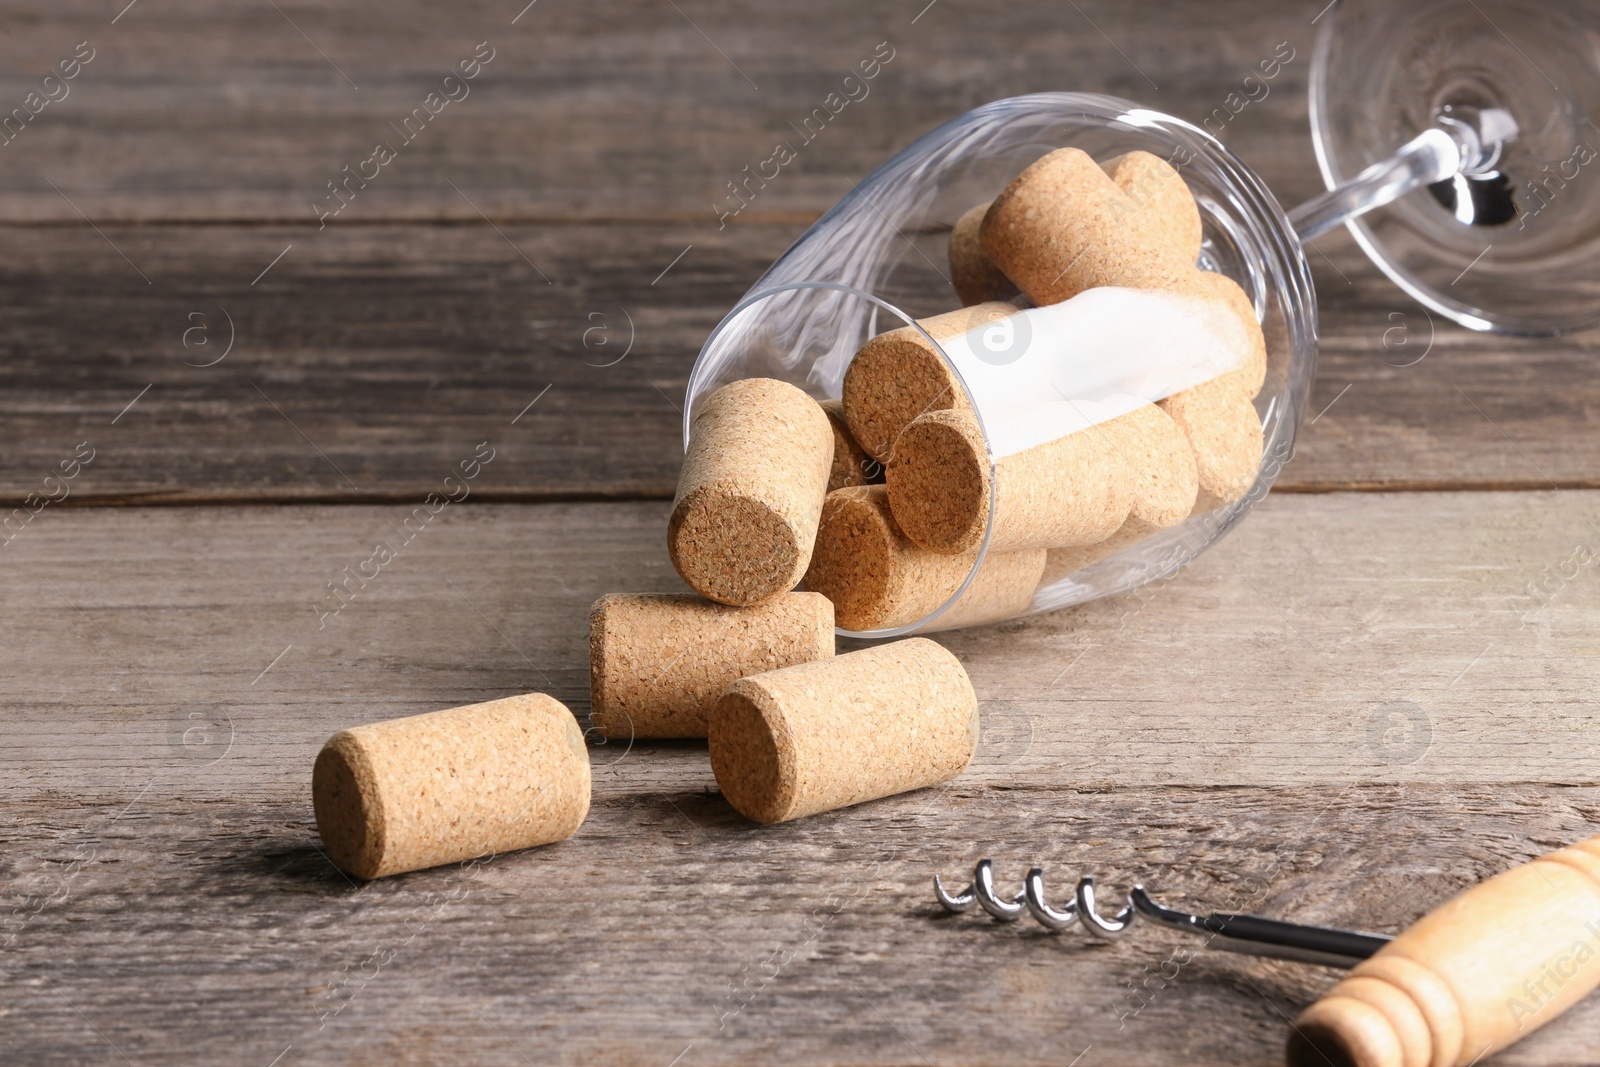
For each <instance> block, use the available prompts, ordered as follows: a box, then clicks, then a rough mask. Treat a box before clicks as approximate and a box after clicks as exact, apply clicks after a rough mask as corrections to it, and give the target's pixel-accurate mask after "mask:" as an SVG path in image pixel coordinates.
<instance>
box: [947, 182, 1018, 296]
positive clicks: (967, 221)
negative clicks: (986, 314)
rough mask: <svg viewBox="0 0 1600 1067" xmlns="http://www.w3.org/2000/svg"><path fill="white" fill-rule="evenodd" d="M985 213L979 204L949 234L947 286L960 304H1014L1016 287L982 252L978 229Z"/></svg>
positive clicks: (985, 205)
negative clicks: (952, 290)
mask: <svg viewBox="0 0 1600 1067" xmlns="http://www.w3.org/2000/svg"><path fill="white" fill-rule="evenodd" d="M988 210H989V205H988V204H987V203H983V204H979V205H978V206H977V207H974V208H972V209H970V210H969V211H967V213H966V214H964V215H962V216H961V217H960V218H959V219H957V220H956V224H955V227H954V229H952V230H951V231H950V284H951V285H952V286H953V287H954V288H955V291H956V296H958V297H959V298H960V299H961V302H962V303H963V304H967V305H972V304H984V303H988V302H989V301H992V300H1006V301H1010V300H1015V299H1016V297H1017V296H1018V295H1019V294H1018V292H1017V286H1016V283H1015V282H1013V281H1012V280H1011V279H1010V278H1007V277H1006V276H1005V273H1004V272H1003V271H1002V270H1001V269H1000V268H999V267H997V266H995V265H994V261H993V260H992V259H990V258H989V256H988V254H987V253H985V252H984V250H983V245H982V244H980V243H979V241H978V229H979V227H980V226H982V224H983V216H984V214H985V213H986V212H987V211H988Z"/></svg>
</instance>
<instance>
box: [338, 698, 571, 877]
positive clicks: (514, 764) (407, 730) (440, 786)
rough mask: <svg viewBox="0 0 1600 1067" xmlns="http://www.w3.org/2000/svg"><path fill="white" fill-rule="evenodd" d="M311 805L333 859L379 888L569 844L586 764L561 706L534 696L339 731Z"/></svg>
mask: <svg viewBox="0 0 1600 1067" xmlns="http://www.w3.org/2000/svg"><path fill="white" fill-rule="evenodd" d="M311 793H312V802H313V806H314V808H315V810H316V816H317V831H318V833H320V834H321V835H322V840H323V844H324V846H325V847H326V850H327V853H328V857H329V858H330V859H331V860H333V862H334V863H335V864H337V865H338V866H339V867H340V869H342V870H344V871H346V872H348V873H350V874H353V875H355V876H357V877H359V878H382V877H384V876H386V875H391V874H398V873H400V872H402V871H415V870H421V869H422V868H424V867H435V866H438V865H439V864H442V863H456V862H459V861H461V860H467V859H472V858H474V857H478V856H487V855H491V854H494V853H498V852H509V851H512V850H514V849H520V848H529V847H531V846H533V845H542V844H547V843H548V842H551V841H559V840H561V839H563V838H567V837H571V836H572V834H573V833H574V832H576V831H577V829H578V826H579V824H580V823H582V822H583V819H584V816H585V815H587V814H588V811H589V753H588V751H587V749H586V748H585V747H584V743H583V733H582V731H581V730H579V728H578V723H577V720H575V719H574V718H573V717H572V713H571V712H570V711H568V710H567V708H566V706H565V705H563V704H561V703H560V702H559V701H557V700H555V699H553V698H551V697H548V696H545V695H544V694H543V693H531V694H528V695H526V696H514V697H506V698H505V699H503V700H491V701H489V702H487V703H484V704H472V705H469V706H467V707H461V708H452V709H451V710H449V711H436V712H431V713H429V714H426V715H413V716H410V717H409V718H404V719H393V720H390V721H388V722H379V723H371V724H369V725H366V726H357V727H355V728H353V729H349V730H341V731H339V732H338V733H336V734H334V735H333V736H332V737H331V738H329V739H328V742H327V744H326V745H324V746H323V748H322V751H321V752H320V753H319V754H318V756H317V761H316V766H315V768H314V770H313V771H312V778H311Z"/></svg>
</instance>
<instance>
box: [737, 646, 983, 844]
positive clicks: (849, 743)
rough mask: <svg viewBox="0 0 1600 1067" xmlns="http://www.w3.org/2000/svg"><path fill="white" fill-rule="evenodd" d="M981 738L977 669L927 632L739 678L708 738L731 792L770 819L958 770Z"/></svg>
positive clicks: (748, 811) (746, 810) (932, 780)
mask: <svg viewBox="0 0 1600 1067" xmlns="http://www.w3.org/2000/svg"><path fill="white" fill-rule="evenodd" d="M977 744H978V698H977V696H976V695H975V694H974V693H973V691H972V683H971V682H970V681H969V680H968V679H967V672H966V671H965V670H963V669H962V667H961V662H960V661H959V660H957V659H956V658H955V656H953V655H951V654H950V653H949V652H948V651H946V650H945V649H944V648H942V647H941V646H939V645H937V644H935V643H934V642H932V641H929V640H927V639H926V638H921V637H913V638H910V639H909V640H906V641H896V642H894V643H892V644H887V645H877V646H874V647H872V648H864V649H862V650H860V651H859V652H849V653H846V654H845V655H842V656H835V657H833V658H832V659H827V660H819V661H818V662H816V663H806V664H802V665H801V666H798V667H786V668H784V669H783V670H781V671H770V672H768V673H767V674H757V675H753V676H751V677H749V678H744V679H741V680H740V681H737V682H735V683H733V684H732V685H731V686H729V687H728V689H727V691H726V692H725V693H723V695H722V699H720V700H718V701H717V706H716V710H715V711H714V712H713V713H712V716H711V735H710V739H709V748H710V753H711V769H712V770H713V771H714V772H715V773H716V776H717V785H718V786H720V787H721V789H722V795H723V796H724V797H725V798H726V799H727V801H728V803H729V804H732V805H733V807H734V808H735V809H736V810H737V811H738V812H739V813H740V814H742V815H744V816H746V817H747V818H751V819H754V820H756V821H757V822H765V823H774V822H783V821H785V820H788V819H798V818H800V817H802V816H805V815H815V814H816V813H818V812H823V811H831V810H833V809H834V808H842V807H846V806H848V805H851V804H860V803H862V802H863V801H868V800H877V799H878V798H880V797H886V796H892V795H893V794H895V793H904V792H908V791H910V790H912V789H920V788H923V787H924V786H930V785H936V784H937V783H939V782H946V781H949V780H950V779H952V778H954V777H955V776H956V775H958V774H960V773H961V771H962V769H963V768H965V767H966V765H967V764H968V762H970V761H971V759H972V753H973V752H974V751H975V750H976V748H977Z"/></svg>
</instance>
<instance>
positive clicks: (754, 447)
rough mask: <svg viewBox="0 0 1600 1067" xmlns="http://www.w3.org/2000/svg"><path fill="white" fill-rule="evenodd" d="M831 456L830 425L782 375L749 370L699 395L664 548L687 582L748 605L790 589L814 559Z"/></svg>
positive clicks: (723, 600) (721, 598) (724, 600)
mask: <svg viewBox="0 0 1600 1067" xmlns="http://www.w3.org/2000/svg"><path fill="white" fill-rule="evenodd" d="M832 465H833V428H832V426H831V425H830V424H829V422H828V416H827V415H825V414H824V413H823V411H822V408H821V407H819V406H818V405H817V402H816V401H815V400H813V399H811V398H810V397H809V396H807V395H806V394H805V393H803V392H801V391H800V390H799V389H796V388H795V387H794V386H792V385H789V384H788V383H786V382H780V381H776V380H774V379H771V378H747V379H744V380H743V381H737V382H734V383H732V384H731V385H725V386H723V387H722V388H721V389H718V390H717V391H716V392H714V393H712V394H711V395H710V396H708V397H706V398H705V399H704V400H703V401H701V405H700V409H699V410H698V411H697V412H696V413H695V416H694V421H693V424H692V425H691V426H690V430H689V448H688V453H687V454H686V455H685V456H684V460H683V473H682V474H681V475H680V476H679V479H678V494H677V497H676V499H675V500H674V501H673V506H672V518H671V519H670V520H669V521H668V524H667V550H668V553H669V555H670V556H671V557H672V565H673V566H674V567H676V568H677V570H678V574H679V575H681V576H682V577H683V580H684V581H685V582H687V583H689V587H690V588H691V589H693V590H694V591H695V592H697V593H699V594H700V595H701V596H704V597H709V598H710V599H712V600H715V601H718V602H719V603H723V604H734V605H738V606H741V607H742V606H748V605H751V604H759V603H761V602H762V601H764V600H769V599H771V598H772V597H775V596H777V595H778V594H779V593H783V592H787V591H788V590H790V589H793V588H794V587H795V584H796V583H797V582H799V581H800V576H801V575H803V574H805V572H806V566H807V564H809V563H810V562H811V544H812V540H813V539H814V538H815V537H816V534H817V520H818V519H819V518H820V517H821V515H822V499H823V497H824V496H826V495H827V491H828V476H829V473H830V470H831V468H832Z"/></svg>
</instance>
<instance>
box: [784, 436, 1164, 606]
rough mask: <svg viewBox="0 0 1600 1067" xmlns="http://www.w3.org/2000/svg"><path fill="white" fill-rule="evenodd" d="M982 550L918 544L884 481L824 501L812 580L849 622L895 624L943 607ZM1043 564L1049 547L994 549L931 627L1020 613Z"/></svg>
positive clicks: (809, 582) (808, 584) (834, 494)
mask: <svg viewBox="0 0 1600 1067" xmlns="http://www.w3.org/2000/svg"><path fill="white" fill-rule="evenodd" d="M1184 447H1185V450H1186V451H1187V448H1188V446H1187V444H1185V446H1184ZM977 557H978V553H977V551H976V550H973V551H971V552H965V553H962V554H960V555H945V554H941V553H937V552H930V551H928V550H927V549H924V548H919V547H918V546H917V545H916V544H914V543H913V542H912V541H911V539H910V538H908V537H907V536H906V535H905V534H904V533H903V532H902V531H901V530H900V527H899V526H898V525H897V524H896V523H895V521H894V515H893V514H892V512H891V510H890V508H889V493H888V490H887V489H886V488H885V487H884V486H881V485H873V486H864V487H858V488H846V489H840V490H836V491H834V492H832V493H829V494H828V500H827V502H826V503H825V504H824V505H823V507H822V525H821V528H820V529H819V530H818V532H817V548H816V552H815V553H813V554H812V557H811V569H810V570H808V571H807V572H806V578H805V586H806V588H807V589H810V590H814V591H816V592H818V593H821V594H822V595H824V596H826V597H827V598H828V599H829V600H831V601H832V602H833V605H834V612H835V615H836V617H837V619H838V624H839V626H840V627H842V628H843V629H846V630H854V631H857V632H860V631H867V630H887V629H895V628H898V627H901V626H910V625H912V624H914V623H916V622H918V621H919V620H921V619H923V618H924V617H926V616H927V615H929V614H930V613H932V612H934V611H937V610H938V609H939V607H940V606H941V605H943V604H944V602H945V601H946V600H948V599H949V598H950V596H951V594H953V593H954V592H955V591H956V590H957V589H959V588H960V587H961V583H962V582H964V581H966V578H967V575H968V574H969V573H970V572H971V571H972V567H973V564H974V562H976V560H977ZM1044 565H1045V552H1044V550H1043V549H1037V550H1033V551H1021V552H989V553H987V554H986V555H985V557H984V560H983V563H982V564H981V565H980V566H979V567H978V571H977V573H976V574H975V575H973V579H972V582H971V584H969V585H968V586H967V588H966V590H965V591H964V592H963V593H962V594H961V598H960V599H959V600H957V601H956V602H955V603H954V604H952V605H950V607H949V608H948V609H946V611H945V612H944V614H942V615H940V616H939V617H938V618H937V619H935V620H934V621H933V622H932V624H931V627H930V628H931V629H935V630H945V629H956V628H958V627H962V626H977V625H981V624H983V623H986V622H996V621H999V620H1001V619H1010V618H1015V617H1016V616H1017V615H1019V614H1021V613H1022V612H1023V611H1024V610H1026V609H1027V607H1028V604H1029V603H1030V602H1031V601H1032V599H1033V591H1034V589H1035V587H1037V585H1038V584H1039V575H1040V574H1041V573H1042V572H1043V569H1044Z"/></svg>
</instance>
